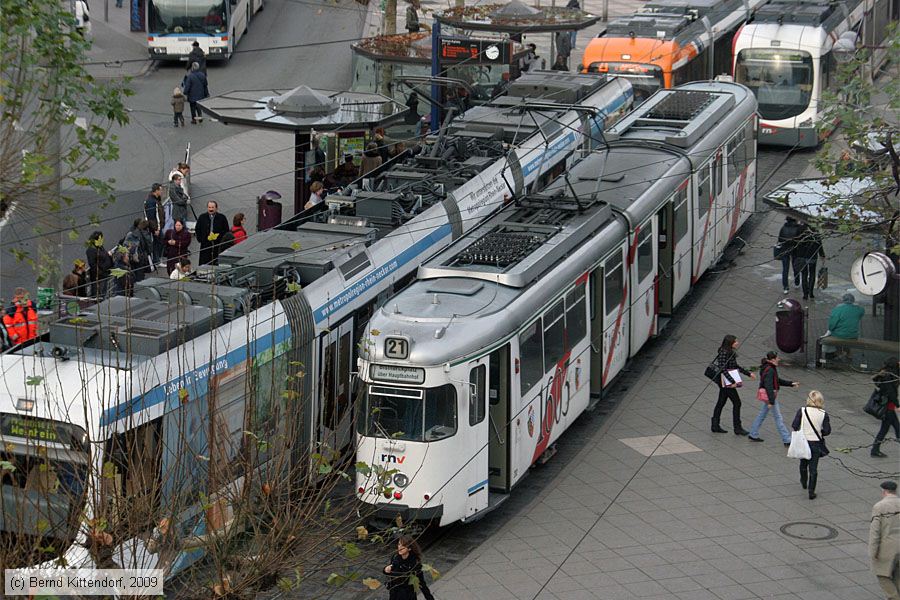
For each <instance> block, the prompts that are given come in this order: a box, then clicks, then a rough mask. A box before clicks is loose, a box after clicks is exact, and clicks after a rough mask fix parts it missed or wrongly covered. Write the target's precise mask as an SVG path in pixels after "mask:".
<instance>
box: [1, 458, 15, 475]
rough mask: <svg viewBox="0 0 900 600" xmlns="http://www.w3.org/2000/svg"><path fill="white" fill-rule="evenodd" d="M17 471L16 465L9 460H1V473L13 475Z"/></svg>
mask: <svg viewBox="0 0 900 600" xmlns="http://www.w3.org/2000/svg"><path fill="white" fill-rule="evenodd" d="M15 470H16V465H14V464H12V463H11V462H9V461H8V460H0V471H4V472H6V473H13V472H14V471H15Z"/></svg>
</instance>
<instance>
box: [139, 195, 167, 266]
mask: <svg viewBox="0 0 900 600" xmlns="http://www.w3.org/2000/svg"><path fill="white" fill-rule="evenodd" d="M162 195H163V189H162V185H161V184H159V183H154V184H153V186H152V187H151V188H150V194H149V195H148V196H147V199H146V200H144V218H145V219H147V221H149V222H150V233H151V235H152V237H153V264H154V265H155V264H156V263H158V262H159V259H160V257H161V256H162V233H161V231H162V227H163V225H165V220H166V209H165V207H164V206H163V198H162Z"/></svg>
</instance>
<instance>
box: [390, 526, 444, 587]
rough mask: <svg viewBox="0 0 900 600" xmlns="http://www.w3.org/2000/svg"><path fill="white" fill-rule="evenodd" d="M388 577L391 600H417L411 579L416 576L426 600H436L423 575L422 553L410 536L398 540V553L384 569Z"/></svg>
mask: <svg viewBox="0 0 900 600" xmlns="http://www.w3.org/2000/svg"><path fill="white" fill-rule="evenodd" d="M384 574H385V575H387V576H388V581H387V589H388V593H389V594H390V596H388V597H389V599H390V600H416V588H415V586H414V585H413V583H412V581H410V579H411V578H412V576H415V577H416V578H417V579H418V580H419V581H418V587H419V589H420V590H421V591H422V594H423V595H424V596H425V600H434V596H433V595H432V593H431V590H429V589H428V585H427V584H426V583H425V577H424V576H423V575H422V551H421V550H420V549H419V545H418V544H417V543H416V541H415V540H414V539H412V538H411V537H409V536H408V535H403V536H400V539H399V540H397V553H396V554H394V555H393V556H392V557H391V564H389V565H388V566H386V567H385V568H384Z"/></svg>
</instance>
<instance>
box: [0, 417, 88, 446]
mask: <svg viewBox="0 0 900 600" xmlns="http://www.w3.org/2000/svg"><path fill="white" fill-rule="evenodd" d="M0 436H2V437H18V438H25V439H27V440H31V441H33V442H45V443H53V444H63V445H66V446H78V445H80V444H81V439H80V437H81V436H80V435H77V434H76V433H75V432H74V431H73V429H72V428H71V427H70V426H69V425H66V424H65V423H57V422H55V421H49V420H47V419H37V418H34V417H22V416H18V415H9V414H3V415H0Z"/></svg>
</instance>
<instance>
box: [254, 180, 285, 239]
mask: <svg viewBox="0 0 900 600" xmlns="http://www.w3.org/2000/svg"><path fill="white" fill-rule="evenodd" d="M276 200H281V194H279V193H278V192H276V191H274V190H269V191H268V192H266V193H265V194H263V195H262V196H259V197H258V198H257V199H256V231H264V230H266V229H272V228H273V227H275V226H276V225H281V202H276Z"/></svg>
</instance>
